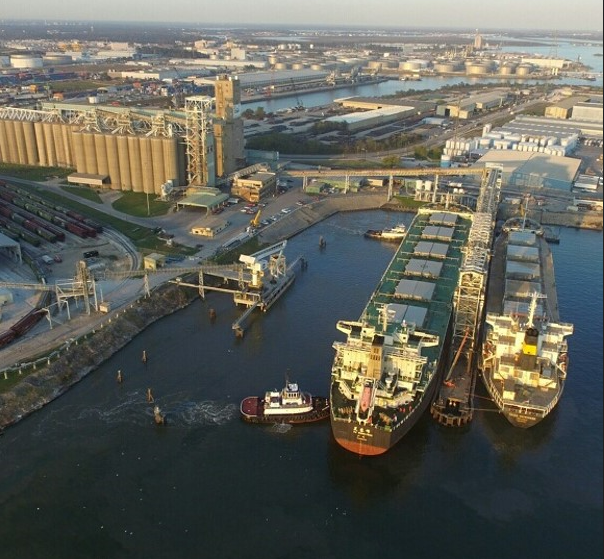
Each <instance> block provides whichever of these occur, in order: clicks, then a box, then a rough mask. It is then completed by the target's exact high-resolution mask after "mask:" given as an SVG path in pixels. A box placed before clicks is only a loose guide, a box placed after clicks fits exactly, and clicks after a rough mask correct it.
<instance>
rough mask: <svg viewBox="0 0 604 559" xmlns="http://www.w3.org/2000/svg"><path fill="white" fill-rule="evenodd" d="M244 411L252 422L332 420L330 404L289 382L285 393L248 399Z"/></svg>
mask: <svg viewBox="0 0 604 559" xmlns="http://www.w3.org/2000/svg"><path fill="white" fill-rule="evenodd" d="M240 411H241V417H242V418H243V419H244V420H245V421H248V422H249V423H309V422H312V421H320V420H322V419H327V418H328V417H329V401H328V399H327V398H325V397H321V396H312V395H311V394H309V393H308V392H302V391H301V390H300V387H299V386H298V384H297V383H295V382H290V381H286V383H285V386H284V387H283V388H282V389H281V390H269V391H267V392H265V394H264V397H263V398H261V397H258V396H248V397H247V398H244V399H243V401H242V402H241V405H240Z"/></svg>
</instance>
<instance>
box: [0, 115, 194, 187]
mask: <svg viewBox="0 0 604 559" xmlns="http://www.w3.org/2000/svg"><path fill="white" fill-rule="evenodd" d="M0 162H4V163H14V164H19V165H34V166H41V167H66V168H75V169H76V171H77V172H78V173H85V174H91V175H107V176H108V177H109V181H110V183H111V185H110V186H111V188H113V189H115V190H132V191H134V192H145V193H150V194H151V193H153V194H160V193H161V185H162V184H164V183H166V182H168V181H169V180H173V181H174V182H175V183H176V184H184V182H185V177H184V174H185V171H184V169H185V153H184V146H183V145H182V143H179V139H178V138H177V137H172V138H166V137H147V136H138V135H137V136H135V135H129V136H126V135H119V134H101V133H96V132H83V131H79V130H78V129H77V128H75V127H74V126H72V125H68V124H62V123H52V122H40V121H38V122H29V121H20V120H3V119H0Z"/></svg>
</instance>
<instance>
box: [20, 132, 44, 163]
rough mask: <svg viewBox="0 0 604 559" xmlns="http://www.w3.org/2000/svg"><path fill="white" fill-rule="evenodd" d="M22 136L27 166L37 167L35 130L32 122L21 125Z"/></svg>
mask: <svg viewBox="0 0 604 559" xmlns="http://www.w3.org/2000/svg"><path fill="white" fill-rule="evenodd" d="M23 134H24V136H25V150H26V152H27V164H28V165H39V164H40V159H39V157H38V147H37V146H36V130H35V128H34V123H33V122H27V121H26V122H24V123H23Z"/></svg>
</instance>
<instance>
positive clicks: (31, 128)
mask: <svg viewBox="0 0 604 559" xmlns="http://www.w3.org/2000/svg"><path fill="white" fill-rule="evenodd" d="M0 161H3V162H5V163H17V164H19V165H39V166H43V167H72V166H73V164H74V159H73V150H72V144H71V128H70V127H69V126H66V125H63V124H53V123H50V122H29V121H20V120H0Z"/></svg>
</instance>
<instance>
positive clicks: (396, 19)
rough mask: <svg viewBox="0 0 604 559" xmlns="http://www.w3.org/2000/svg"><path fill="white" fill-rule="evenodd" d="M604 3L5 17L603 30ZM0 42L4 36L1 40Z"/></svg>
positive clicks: (430, 0)
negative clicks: (603, 5)
mask: <svg viewBox="0 0 604 559" xmlns="http://www.w3.org/2000/svg"><path fill="white" fill-rule="evenodd" d="M601 2H602V0H574V1H569V0H478V1H476V2H468V1H467V0H168V1H162V0H92V1H86V0H60V1H58V2H56V1H52V0H26V1H25V2H17V1H14V0H13V1H10V0H3V1H2V7H1V8H0V20H1V19H24V20H27V19H37V20H44V19H47V20H74V21H80V20H83V21H149V22H187V23H195V24H197V23H199V24H218V23H220V24H227V25H237V26H245V25H246V24H252V25H263V24H266V25H279V24H283V25H296V26H305V25H308V26H312V25H321V26H325V25H327V26H336V25H337V26H343V27H346V26H355V27H358V26H361V27H366V28H368V29H369V28H371V27H385V26H388V27H397V28H409V27H429V28H434V27H439V28H443V27H450V28H464V29H468V28H471V29H482V30H485V31H486V30H488V29H512V30H513V29H544V30H552V31H554V30H556V31H567V30H577V31H602V3H601ZM0 39H1V37H0Z"/></svg>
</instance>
